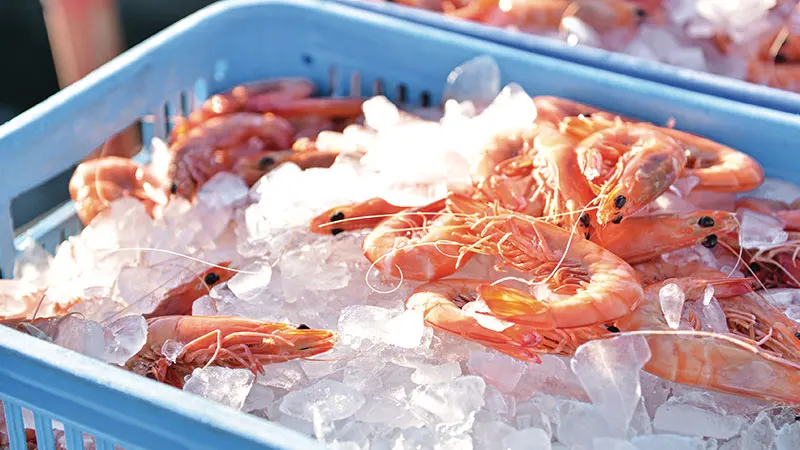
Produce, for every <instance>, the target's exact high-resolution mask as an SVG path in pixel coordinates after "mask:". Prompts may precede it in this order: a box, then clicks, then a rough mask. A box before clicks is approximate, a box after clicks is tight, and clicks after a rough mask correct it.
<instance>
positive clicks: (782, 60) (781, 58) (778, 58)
mask: <svg viewBox="0 0 800 450" xmlns="http://www.w3.org/2000/svg"><path fill="white" fill-rule="evenodd" d="M786 59H787V58H786V55H784V54H783V53H778V54H777V55H775V62H776V63H778V64H780V63H785V62H786Z"/></svg>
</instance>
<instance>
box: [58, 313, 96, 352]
mask: <svg viewBox="0 0 800 450" xmlns="http://www.w3.org/2000/svg"><path fill="white" fill-rule="evenodd" d="M53 343H54V344H56V345H60V346H61V347H64V348H68V349H70V350H73V351H76V352H78V353H82V354H84V355H86V356H89V357H92V358H97V359H100V360H103V359H104V357H105V354H106V337H105V332H104V330H103V327H102V326H101V325H100V324H99V323H97V322H95V321H93V320H84V319H81V318H78V317H75V316H64V317H62V318H61V319H59V321H58V326H57V331H56V333H55V336H53Z"/></svg>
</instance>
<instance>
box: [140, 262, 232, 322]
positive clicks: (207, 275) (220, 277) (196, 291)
mask: <svg viewBox="0 0 800 450" xmlns="http://www.w3.org/2000/svg"><path fill="white" fill-rule="evenodd" d="M230 264H231V263H230V261H227V262H223V263H220V264H216V265H215V266H216V267H210V268H209V269H207V270H206V271H204V272H203V273H201V274H199V275H197V276H195V277H192V279H191V280H189V281H187V282H186V283H183V284H181V285H180V286H177V287H174V288H172V289H170V290H169V291H168V292H167V293H166V294H165V295H164V298H163V299H162V300H161V301H160V302H158V305H156V307H155V308H154V309H153V311H151V312H150V313H147V314H144V318H145V319H151V318H153V317H160V316H172V315H191V314H192V305H193V304H194V301H195V300H197V299H198V298H200V297H202V296H204V295H206V294H208V292H209V291H210V290H211V288H212V287H213V286H216V285H218V284H220V283H225V282H227V281H228V280H230V279H231V278H232V277H233V276H234V275H235V274H236V272H235V271H234V270H229V269H227V268H228V267H229V266H230Z"/></svg>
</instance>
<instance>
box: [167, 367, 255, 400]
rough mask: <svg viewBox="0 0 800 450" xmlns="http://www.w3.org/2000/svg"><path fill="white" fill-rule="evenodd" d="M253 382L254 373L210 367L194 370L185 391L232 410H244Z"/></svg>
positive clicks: (244, 370) (185, 385)
mask: <svg viewBox="0 0 800 450" xmlns="http://www.w3.org/2000/svg"><path fill="white" fill-rule="evenodd" d="M253 380H254V377H253V373H252V372H250V371H249V370H247V369H228V368H226V367H216V366H209V367H206V368H204V369H203V368H200V369H194V371H193V372H192V375H191V376H190V377H189V379H188V380H186V384H184V385H183V390H184V391H186V392H191V393H192V394H195V395H199V396H201V397H205V398H207V399H209V400H212V401H215V402H217V403H222V404H223V405H228V406H230V407H231V408H235V409H242V406H243V405H244V402H245V400H246V399H247V395H248V394H249V393H250V388H251V387H252V386H253Z"/></svg>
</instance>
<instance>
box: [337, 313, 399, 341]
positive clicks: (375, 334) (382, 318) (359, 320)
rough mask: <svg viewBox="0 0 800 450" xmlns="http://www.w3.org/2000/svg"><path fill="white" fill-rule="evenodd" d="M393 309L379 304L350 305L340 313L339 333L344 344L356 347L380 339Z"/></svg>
mask: <svg viewBox="0 0 800 450" xmlns="http://www.w3.org/2000/svg"><path fill="white" fill-rule="evenodd" d="M392 315H393V313H392V311H391V310H389V309H386V308H380V307H378V306H369V305H357V306H348V307H347V308H345V309H343V310H342V313H341V314H340V315H339V333H340V334H341V341H342V343H343V344H346V345H349V346H351V347H353V348H354V349H359V348H362V347H364V346H366V345H368V343H369V342H374V341H377V340H379V339H380V336H381V334H382V326H383V324H385V323H386V322H388V321H389V319H390V318H391V317H392Z"/></svg>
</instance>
